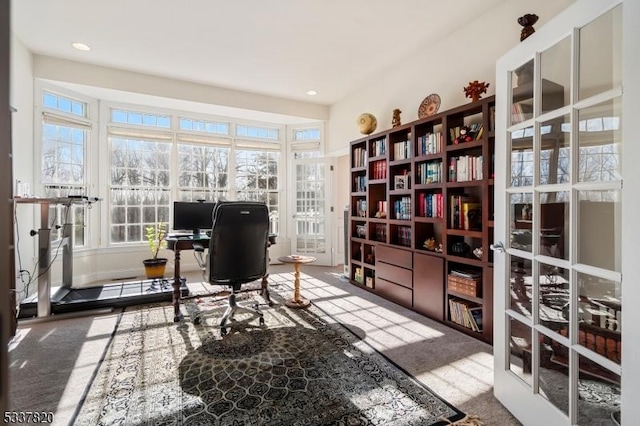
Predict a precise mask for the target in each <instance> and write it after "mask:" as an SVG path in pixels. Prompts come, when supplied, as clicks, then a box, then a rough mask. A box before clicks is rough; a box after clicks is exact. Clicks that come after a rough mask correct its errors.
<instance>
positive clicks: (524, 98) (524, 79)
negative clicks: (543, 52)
mask: <svg viewBox="0 0 640 426" xmlns="http://www.w3.org/2000/svg"><path fill="white" fill-rule="evenodd" d="M511 87H512V88H513V94H512V95H513V97H512V100H511V124H517V123H521V122H523V121H525V120H529V119H531V118H532V117H533V59H532V60H530V61H529V62H527V63H526V64H524V65H522V66H521V67H519V68H517V69H516V70H514V71H512V72H511Z"/></svg>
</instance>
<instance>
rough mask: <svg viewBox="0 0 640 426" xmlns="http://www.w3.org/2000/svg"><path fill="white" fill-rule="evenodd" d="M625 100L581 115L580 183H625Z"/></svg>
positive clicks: (596, 107) (599, 105) (588, 109)
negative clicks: (623, 112) (623, 119)
mask: <svg viewBox="0 0 640 426" xmlns="http://www.w3.org/2000/svg"><path fill="white" fill-rule="evenodd" d="M621 103H622V99H621V98H615V99H612V100H610V101H607V102H603V103H601V104H598V105H594V106H592V107H589V108H585V109H582V110H580V111H578V127H579V132H578V147H579V149H580V156H579V158H578V180H579V181H580V182H601V181H612V180H620V179H622V176H621V173H622V170H621V166H622V164H621V158H620V156H621V154H622V130H621V110H622V104H621Z"/></svg>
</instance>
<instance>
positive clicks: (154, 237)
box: [145, 223, 167, 259]
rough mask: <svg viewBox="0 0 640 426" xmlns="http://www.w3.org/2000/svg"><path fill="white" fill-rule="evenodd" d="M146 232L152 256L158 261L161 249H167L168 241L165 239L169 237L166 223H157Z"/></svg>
mask: <svg viewBox="0 0 640 426" xmlns="http://www.w3.org/2000/svg"><path fill="white" fill-rule="evenodd" d="M145 230H146V234H147V244H149V248H150V249H151V255H152V256H153V259H157V258H158V252H159V251H160V249H164V248H167V241H166V240H165V239H164V237H166V236H167V227H166V225H165V224H164V223H156V224H155V225H153V226H147V227H146V228H145Z"/></svg>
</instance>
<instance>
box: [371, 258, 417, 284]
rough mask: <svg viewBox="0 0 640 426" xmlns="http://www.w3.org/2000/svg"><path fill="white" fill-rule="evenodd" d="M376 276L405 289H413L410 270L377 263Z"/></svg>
mask: <svg viewBox="0 0 640 426" xmlns="http://www.w3.org/2000/svg"><path fill="white" fill-rule="evenodd" d="M376 276H377V277H378V278H383V279H385V280H387V281H391V282H392V283H396V284H400V285H402V286H404V287H407V288H412V287H413V271H411V270H410V269H404V268H400V267H398V266H395V265H389V264H388V263H384V262H377V263H376Z"/></svg>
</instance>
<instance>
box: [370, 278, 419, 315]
mask: <svg viewBox="0 0 640 426" xmlns="http://www.w3.org/2000/svg"><path fill="white" fill-rule="evenodd" d="M376 293H377V294H379V295H380V296H382V297H384V298H387V299H389V300H392V301H394V302H396V303H398V304H400V305H402V306H405V307H407V308H411V305H412V303H413V291H411V290H410V289H408V288H406V287H403V286H401V285H397V284H394V283H392V282H389V281H387V280H383V279H382V278H380V277H376Z"/></svg>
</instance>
